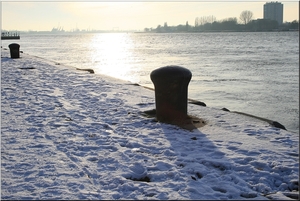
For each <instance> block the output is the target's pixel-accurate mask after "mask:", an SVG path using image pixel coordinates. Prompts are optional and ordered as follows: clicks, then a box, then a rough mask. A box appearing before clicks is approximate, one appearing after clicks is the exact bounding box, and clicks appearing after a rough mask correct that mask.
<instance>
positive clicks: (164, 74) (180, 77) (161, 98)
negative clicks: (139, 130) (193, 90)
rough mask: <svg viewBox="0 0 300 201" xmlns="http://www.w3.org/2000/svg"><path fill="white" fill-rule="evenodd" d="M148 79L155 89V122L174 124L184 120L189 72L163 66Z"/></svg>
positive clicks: (175, 67)
mask: <svg viewBox="0 0 300 201" xmlns="http://www.w3.org/2000/svg"><path fill="white" fill-rule="evenodd" d="M150 78H151V80H152V82H153V84H154V87H155V105H156V118H157V120H158V121H162V122H167V123H175V124H176V123H178V122H180V121H183V120H184V119H186V118H187V100H188V84H189V82H190V80H191V78H192V73H191V71H190V70H188V69H186V68H183V67H180V66H165V67H161V68H158V69H156V70H154V71H152V72H151V74H150Z"/></svg>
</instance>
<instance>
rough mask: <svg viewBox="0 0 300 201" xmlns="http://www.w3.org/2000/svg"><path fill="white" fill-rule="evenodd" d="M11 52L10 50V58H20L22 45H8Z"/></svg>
mask: <svg viewBox="0 0 300 201" xmlns="http://www.w3.org/2000/svg"><path fill="white" fill-rule="evenodd" d="M8 47H9V50H10V57H11V58H12V59H15V58H20V45H19V44H17V43H12V44H10V45H8Z"/></svg>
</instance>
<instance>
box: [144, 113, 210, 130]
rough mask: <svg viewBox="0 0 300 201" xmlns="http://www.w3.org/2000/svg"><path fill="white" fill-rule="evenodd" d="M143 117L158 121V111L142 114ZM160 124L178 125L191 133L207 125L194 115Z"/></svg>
mask: <svg viewBox="0 0 300 201" xmlns="http://www.w3.org/2000/svg"><path fill="white" fill-rule="evenodd" d="M142 115H143V116H146V117H148V118H155V120H156V121H158V120H157V118H156V109H153V110H147V111H144V112H142ZM159 122H162V123H167V124H172V125H176V126H179V127H180V128H183V129H186V130H189V131H192V130H194V129H197V128H201V127H203V126H205V125H206V122H205V121H204V120H203V119H201V118H198V117H195V116H192V115H187V117H186V118H184V119H181V120H177V121H159Z"/></svg>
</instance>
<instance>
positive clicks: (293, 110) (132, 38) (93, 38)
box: [2, 32, 299, 133]
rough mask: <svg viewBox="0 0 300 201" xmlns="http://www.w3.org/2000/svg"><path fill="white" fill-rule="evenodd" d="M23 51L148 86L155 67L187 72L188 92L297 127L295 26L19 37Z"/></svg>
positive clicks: (213, 103)
mask: <svg viewBox="0 0 300 201" xmlns="http://www.w3.org/2000/svg"><path fill="white" fill-rule="evenodd" d="M12 42H17V43H19V44H20V45H21V48H20V49H21V50H22V51H24V53H28V54H31V55H36V56H40V57H44V58H48V59H51V60H53V61H56V62H59V63H63V64H66V65H70V66H74V67H79V68H93V69H94V70H95V72H96V73H99V74H106V75H110V76H113V77H116V78H120V79H124V80H128V81H131V82H134V83H139V84H141V85H145V86H149V87H153V84H152V82H151V80H150V73H151V71H152V70H154V69H156V68H159V67H163V66H167V65H179V66H183V67H185V68H188V69H189V70H190V71H191V72H192V74H193V77H192V80H191V82H190V85H189V98H192V99H197V100H200V101H203V102H205V103H206V104H207V106H208V107H215V108H223V107H226V108H228V109H229V110H232V111H240V112H245V113H249V114H253V115H257V116H260V117H264V118H268V119H271V120H275V121H278V122H280V123H281V124H283V125H284V126H285V127H286V128H287V129H288V130H292V131H296V132H297V133H299V131H298V130H299V32H245V33H171V34H170V33H168V34H156V33H113V34H109V33H101V34H99V33H98V34H91V33H90V34H62V35H51V34H44V35H26V34H24V35H21V39H20V40H17V41H2V46H3V47H7V45H8V44H10V43H12Z"/></svg>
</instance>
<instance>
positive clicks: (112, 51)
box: [90, 33, 139, 82]
mask: <svg viewBox="0 0 300 201" xmlns="http://www.w3.org/2000/svg"><path fill="white" fill-rule="evenodd" d="M90 47H91V50H92V51H91V55H90V58H91V61H92V62H93V64H94V66H93V68H94V70H95V72H96V73H100V74H105V75H109V76H112V77H116V78H119V79H123V80H128V81H131V82H138V81H139V76H138V73H136V71H137V70H138V69H135V67H134V66H133V65H132V63H133V62H132V60H133V59H134V56H133V49H134V44H133V42H132V40H131V37H130V34H126V33H101V34H96V35H95V36H94V37H93V38H92V39H91V44H90Z"/></svg>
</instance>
